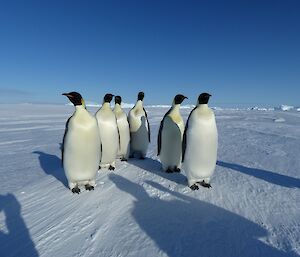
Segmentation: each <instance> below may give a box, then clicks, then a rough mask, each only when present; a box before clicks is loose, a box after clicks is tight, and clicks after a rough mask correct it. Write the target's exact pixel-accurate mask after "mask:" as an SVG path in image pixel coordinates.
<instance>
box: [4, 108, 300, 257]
mask: <svg viewBox="0 0 300 257" xmlns="http://www.w3.org/2000/svg"><path fill="white" fill-rule="evenodd" d="M0 107H1V108H0V177H1V187H0V256H1V257H2V256H5V257H9V256H24V257H26V256H49V257H50V256H66V257H68V256H70V257H71V256H72V257H73V256H104V257H105V256H116V257H117V256H122V257H123V256H137V257H139V256H151V257H152V256H172V257H173V256H175V257H177V256H180V257H181V256H189V257H193V256H225V257H226V256H249V257H250V256H251V257H252V256H299V255H300V205H299V202H300V190H299V188H300V173H299V168H300V158H299V152H300V113H299V112H286V111H280V110H278V111H277V110H276V111H268V112H265V111H251V110H225V109H224V110H222V109H219V110H218V109H217V110H215V114H216V119H217V126H218V129H219V151H218V164H217V166H216V171H215V174H214V176H213V178H212V181H211V183H212V188H211V189H206V188H200V190H199V191H191V190H190V189H189V188H188V187H187V181H186V177H185V175H184V172H182V173H179V174H166V173H163V172H162V171H161V169H160V163H159V161H158V160H157V156H156V136H157V131H158V127H159V123H160V120H161V119H162V117H163V115H164V113H165V112H166V111H167V109H166V108H162V107H155V108H154V107H153V108H150V107H148V108H147V112H148V117H149V121H150V124H151V131H152V142H151V145H150V148H149V151H148V158H147V159H146V160H135V159H134V160H130V161H129V162H128V163H123V162H119V161H118V162H117V169H116V171H114V172H108V171H107V170H101V171H100V172H99V174H98V177H97V186H96V188H95V191H92V192H87V191H85V190H84V189H83V190H82V193H81V194H80V195H73V194H72V193H71V192H70V190H69V189H67V187H66V185H67V181H66V177H65V175H64V172H63V169H62V168H61V160H60V144H61V142H62V137H63V133H64V126H65V122H66V120H67V119H68V117H69V116H70V115H71V114H72V113H73V107H72V106H65V105H63V106H60V105H34V104H31V105H29V104H23V105H22V104H20V105H0ZM97 108H98V107H97ZM97 108H96V107H88V109H89V110H90V111H91V112H93V113H95V111H96V110H97ZM128 110H129V109H126V111H128ZM190 111H191V109H190V108H186V109H182V114H183V116H184V119H185V120H186V118H187V116H188V114H189V112H190ZM276 119H284V121H285V122H274V121H275V120H276Z"/></svg>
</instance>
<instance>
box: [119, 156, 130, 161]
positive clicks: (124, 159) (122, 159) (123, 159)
mask: <svg viewBox="0 0 300 257" xmlns="http://www.w3.org/2000/svg"><path fill="white" fill-rule="evenodd" d="M129 158H130V157H129ZM121 162H127V159H126V158H121Z"/></svg>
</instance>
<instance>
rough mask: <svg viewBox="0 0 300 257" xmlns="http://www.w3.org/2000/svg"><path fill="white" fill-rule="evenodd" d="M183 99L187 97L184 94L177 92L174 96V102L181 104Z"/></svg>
mask: <svg viewBox="0 0 300 257" xmlns="http://www.w3.org/2000/svg"><path fill="white" fill-rule="evenodd" d="M184 99H188V98H187V97H186V96H184V95H181V94H178V95H176V96H175V97H174V104H181V103H182V102H183V100H184Z"/></svg>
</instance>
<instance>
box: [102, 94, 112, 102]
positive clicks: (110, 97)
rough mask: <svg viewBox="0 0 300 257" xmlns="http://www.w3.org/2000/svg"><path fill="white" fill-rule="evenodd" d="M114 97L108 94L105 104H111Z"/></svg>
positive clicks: (105, 97)
mask: <svg viewBox="0 0 300 257" xmlns="http://www.w3.org/2000/svg"><path fill="white" fill-rule="evenodd" d="M113 97H114V95H112V94H106V95H105V96H104V98H103V100H104V103H110V102H111V100H112V99H113Z"/></svg>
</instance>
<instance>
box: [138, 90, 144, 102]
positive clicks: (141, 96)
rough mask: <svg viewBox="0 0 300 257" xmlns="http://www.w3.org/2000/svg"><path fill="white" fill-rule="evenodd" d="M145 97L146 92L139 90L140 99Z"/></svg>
mask: <svg viewBox="0 0 300 257" xmlns="http://www.w3.org/2000/svg"><path fill="white" fill-rule="evenodd" d="M144 97H145V94H144V92H139V94H138V100H141V101H143V100H144Z"/></svg>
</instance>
